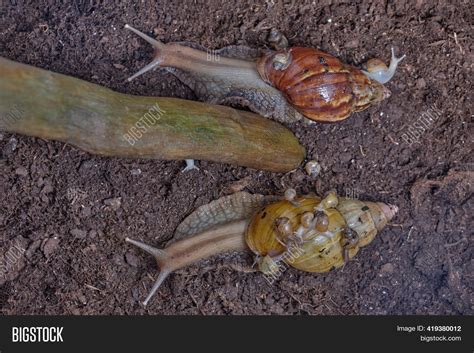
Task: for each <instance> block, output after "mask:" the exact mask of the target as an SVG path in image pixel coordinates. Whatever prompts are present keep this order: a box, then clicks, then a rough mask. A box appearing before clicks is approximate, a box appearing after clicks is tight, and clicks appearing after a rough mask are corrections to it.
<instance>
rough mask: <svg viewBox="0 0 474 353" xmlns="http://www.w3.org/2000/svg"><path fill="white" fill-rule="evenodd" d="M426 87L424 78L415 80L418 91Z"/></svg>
mask: <svg viewBox="0 0 474 353" xmlns="http://www.w3.org/2000/svg"><path fill="white" fill-rule="evenodd" d="M425 87H426V81H425V79H424V78H419V79H418V80H416V88H418V89H423V88H425Z"/></svg>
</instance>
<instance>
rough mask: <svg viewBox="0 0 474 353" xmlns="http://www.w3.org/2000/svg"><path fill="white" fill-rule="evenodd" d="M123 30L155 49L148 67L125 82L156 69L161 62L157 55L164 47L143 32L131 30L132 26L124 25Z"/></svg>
mask: <svg viewBox="0 0 474 353" xmlns="http://www.w3.org/2000/svg"><path fill="white" fill-rule="evenodd" d="M125 29H128V30H130V31H132V32H133V33H135V34H136V35H138V36H140V37H141V38H143V39H144V40H146V41H147V42H148V43H150V44H151V45H152V46H153V48H155V50H156V53H155V59H153V61H152V62H151V63H149V64H148V65H146V66H145V67H144V68H142V69H141V70H140V71H138V72H137V73H135V74H134V75H132V76H130V77H129V78H127V81H129V82H130V81H132V80H133V79H135V78H137V77H138V76H141V75H143V74H144V73H145V72H148V71H150V70H154V69H156V67H157V66H159V65H160V64H161V62H162V59H161V56H160V55H158V53H159V52H160V51H161V50H163V48H164V47H165V44H164V43H162V42H160V41H158V40H156V39H154V38H151V37H150V36H147V35H146V34H145V33H143V32H140V31H139V30H138V29H136V28H133V27H132V26H129V25H128V24H126V25H125Z"/></svg>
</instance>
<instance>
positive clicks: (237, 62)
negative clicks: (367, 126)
mask: <svg viewBox="0 0 474 353" xmlns="http://www.w3.org/2000/svg"><path fill="white" fill-rule="evenodd" d="M125 27H126V28H127V29H129V30H131V31H133V32H134V33H136V34H138V35H139V36H140V37H142V38H143V39H145V40H146V41H148V42H149V43H150V44H152V45H153V47H154V48H155V58H154V60H153V61H152V62H151V63H150V64H149V65H147V66H146V67H144V68H143V69H142V70H140V71H139V72H137V73H136V74H135V75H133V76H132V77H130V79H129V80H132V79H134V78H136V77H137V76H139V75H141V74H143V73H145V72H147V71H149V70H151V69H155V68H157V67H160V68H165V69H166V70H168V71H169V72H171V73H173V74H174V75H176V76H177V77H178V78H179V79H180V80H181V81H183V82H184V83H185V84H187V85H188V86H190V87H191V89H193V90H194V91H195V92H196V95H197V96H198V97H199V98H200V99H201V100H204V101H209V102H212V103H216V104H227V103H237V104H240V105H243V106H247V107H249V108H250V109H251V110H253V111H255V112H257V113H259V114H261V115H263V116H266V117H272V118H274V119H275V120H278V121H283V122H292V121H296V120H299V119H301V117H302V116H305V117H306V118H308V119H310V121H320V122H335V121H339V120H343V119H345V118H347V117H348V116H350V115H351V114H352V113H353V112H357V111H361V110H364V109H367V108H368V107H370V106H371V105H373V104H376V103H378V102H380V101H381V100H383V99H385V98H387V97H388V96H389V95H390V92H389V90H388V89H387V88H385V87H384V86H383V84H382V83H385V82H388V80H390V78H391V77H392V76H393V74H394V73H395V69H396V67H397V63H398V62H399V61H400V60H401V59H403V57H402V58H400V59H397V58H395V57H394V56H393V57H392V62H391V65H390V68H387V67H386V66H385V65H383V66H382V65H380V62H379V61H377V65H373V64H374V62H372V64H371V65H370V68H368V70H367V71H362V70H359V69H357V68H355V67H353V66H350V65H345V64H343V63H342V62H341V61H340V60H338V59H337V58H335V57H333V56H331V55H329V54H327V53H324V52H322V51H320V50H317V49H311V48H300V47H286V46H287V45H288V41H287V40H286V38H284V37H283V36H282V35H281V34H279V33H278V34H277V33H275V32H274V31H272V32H271V33H270V36H269V39H274V40H276V41H277V43H274V47H275V48H278V49H279V50H277V51H270V52H267V53H263V54H262V53H259V52H258V51H256V50H252V49H249V48H246V47H242V46H231V47H227V48H223V49H221V50H218V51H209V50H207V51H205V50H199V49H196V48H191V47H189V46H185V45H180V44H176V43H170V44H164V43H161V42H159V41H157V40H155V39H153V38H151V37H149V36H147V35H145V34H144V33H142V32H140V31H138V30H136V29H134V28H132V27H130V26H128V25H126V26H125ZM275 38H278V39H275ZM193 47H198V46H196V45H193ZM382 64H383V63H382Z"/></svg>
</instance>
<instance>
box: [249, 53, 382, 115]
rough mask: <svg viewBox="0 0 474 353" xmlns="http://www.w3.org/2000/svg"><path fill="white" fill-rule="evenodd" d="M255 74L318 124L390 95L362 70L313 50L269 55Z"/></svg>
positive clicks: (258, 65)
mask: <svg viewBox="0 0 474 353" xmlns="http://www.w3.org/2000/svg"><path fill="white" fill-rule="evenodd" d="M283 58H286V59H287V61H286V62H284V65H283V64H282V62H283V61H284V60H283ZM257 70H258V72H259V74H260V76H261V77H262V79H263V80H264V81H265V82H267V83H269V84H271V85H272V86H273V87H275V88H277V89H278V90H279V91H280V92H282V93H283V94H284V95H285V97H286V99H287V100H288V102H289V103H290V104H291V105H292V106H293V107H294V108H295V109H296V110H298V111H299V112H300V113H301V114H303V115H304V116H306V117H307V118H309V119H312V120H316V121H321V122H334V121H339V120H343V119H345V118H347V117H348V116H349V115H351V114H352V113H354V112H357V111H361V110H364V109H366V108H368V107H369V106H370V105H372V104H374V103H377V102H380V101H381V100H383V99H385V98H387V97H388V96H389V95H390V91H388V89H386V88H385V87H384V86H383V85H382V84H380V83H379V82H377V81H375V80H372V79H370V78H369V77H368V76H367V75H365V74H364V73H363V72H362V71H361V70H359V69H357V68H355V67H353V66H350V65H345V64H343V63H342V62H341V61H340V60H339V59H337V58H335V57H334V56H332V55H329V54H327V53H325V52H322V51H320V50H318V49H314V48H302V47H292V48H289V49H283V50H279V51H276V52H271V53H268V54H266V55H264V56H262V57H261V58H260V59H259V60H258V61H257Z"/></svg>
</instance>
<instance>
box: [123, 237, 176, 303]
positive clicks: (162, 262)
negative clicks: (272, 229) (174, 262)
mask: <svg viewBox="0 0 474 353" xmlns="http://www.w3.org/2000/svg"><path fill="white" fill-rule="evenodd" d="M125 241H126V242H127V243H130V244H133V245H135V246H137V247H139V248H140V249H142V250H144V251H146V252H147V253H149V254H150V255H152V256H153V257H154V258H155V259H156V262H157V263H158V266H159V267H160V273H159V275H158V277H157V279H156V281H155V283H154V284H153V287H152V288H151V290H150V292H149V293H148V295H147V297H146V299H145V300H144V301H143V302H142V304H143V305H144V306H146V305H147V304H148V302H149V300H150V299H151V298H152V297H153V295H154V294H155V293H156V291H157V290H158V288H160V286H161V284H162V283H163V281H164V280H165V279H166V278H167V277H168V275H169V274H170V273H171V272H172V271H170V270H169V269H168V268H167V266H166V264H167V262H169V258H168V254H167V252H166V250H163V249H158V248H155V247H153V246H151V245H148V244H145V243H142V242H141V241H138V240H134V239H130V238H125Z"/></svg>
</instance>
